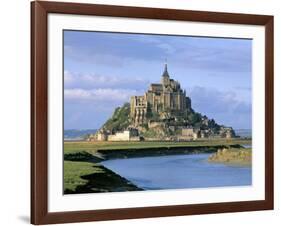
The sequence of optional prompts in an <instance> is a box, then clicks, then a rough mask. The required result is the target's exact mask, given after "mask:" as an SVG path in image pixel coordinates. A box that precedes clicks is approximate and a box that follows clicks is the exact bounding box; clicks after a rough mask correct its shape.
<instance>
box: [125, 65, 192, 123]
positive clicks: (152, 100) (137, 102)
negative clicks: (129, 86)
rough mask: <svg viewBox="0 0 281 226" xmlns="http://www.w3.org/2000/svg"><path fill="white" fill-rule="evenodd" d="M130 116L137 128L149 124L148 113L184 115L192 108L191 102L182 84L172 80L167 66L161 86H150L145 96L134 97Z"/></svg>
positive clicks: (131, 101)
mask: <svg viewBox="0 0 281 226" xmlns="http://www.w3.org/2000/svg"><path fill="white" fill-rule="evenodd" d="M130 108H131V109H130V110H131V111H130V114H131V119H132V121H133V123H134V125H135V126H137V125H140V124H143V123H146V122H147V114H148V113H160V112H174V113H176V114H181V113H184V112H185V111H186V110H187V109H190V108H191V100H190V98H189V97H186V92H185V90H182V89H181V86H180V83H179V82H178V81H175V80H173V79H171V78H170V75H169V73H168V68H167V64H165V68H164V72H163V74H162V79H161V83H160V84H150V86H149V88H148V90H147V91H146V92H145V94H144V95H143V96H132V97H131V100H130Z"/></svg>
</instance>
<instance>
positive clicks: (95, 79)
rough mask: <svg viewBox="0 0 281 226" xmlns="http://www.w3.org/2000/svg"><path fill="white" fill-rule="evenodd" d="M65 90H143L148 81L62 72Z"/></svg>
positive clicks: (135, 78)
mask: <svg viewBox="0 0 281 226" xmlns="http://www.w3.org/2000/svg"><path fill="white" fill-rule="evenodd" d="M64 85H65V88H82V89H93V88H115V87H118V88H119V89H134V90H143V89H146V88H147V87H148V85H149V81H148V80H146V79H143V78H140V77H133V76H132V77H129V78H128V77H124V76H117V75H116V76H115V75H111V76H109V75H98V74H93V73H71V72H69V71H67V70H66V71H64Z"/></svg>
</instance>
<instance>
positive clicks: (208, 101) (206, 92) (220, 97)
mask: <svg viewBox="0 0 281 226" xmlns="http://www.w3.org/2000/svg"><path fill="white" fill-rule="evenodd" d="M189 96H190V97H191V100H192V107H193V109H194V110H196V111H197V112H200V113H202V114H205V115H207V116H208V117H209V118H214V119H215V120H216V121H217V122H218V123H222V124H224V125H227V126H233V127H235V128H250V127H251V110H252V109H251V100H249V101H246V100H241V99H240V98H239V96H238V95H237V94H236V93H235V92H234V91H226V92H223V91H219V90H216V89H210V88H205V87H198V86H197V87H193V88H192V89H191V92H190V93H189Z"/></svg>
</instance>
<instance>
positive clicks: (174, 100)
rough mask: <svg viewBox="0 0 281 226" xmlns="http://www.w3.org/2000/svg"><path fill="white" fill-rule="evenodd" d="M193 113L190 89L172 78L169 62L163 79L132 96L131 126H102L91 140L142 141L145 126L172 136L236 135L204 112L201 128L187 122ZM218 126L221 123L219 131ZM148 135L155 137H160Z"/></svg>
mask: <svg viewBox="0 0 281 226" xmlns="http://www.w3.org/2000/svg"><path fill="white" fill-rule="evenodd" d="M189 114H194V112H193V110H192V108H191V99H190V98H189V97H187V96H186V91H185V90H183V89H182V88H181V86H180V83H179V82H178V81H175V80H173V79H171V78H170V75H169V73H168V69H167V64H165V68H164V72H163V74H162V78H161V83H159V84H158V83H154V84H150V86H149V88H148V90H147V91H146V92H145V93H144V95H142V96H132V97H131V98H130V115H129V117H130V126H129V127H128V128H126V129H124V130H123V131H118V132H114V133H113V132H112V131H108V130H106V129H104V128H102V129H100V130H99V131H98V132H97V133H96V134H95V135H92V136H90V138H89V140H97V141H140V140H142V139H143V138H142V137H141V136H140V134H139V132H143V131H144V130H152V131H157V132H158V135H159V134H160V135H162V137H165V139H170V140H196V139H204V138H232V137H235V134H234V131H233V129H232V128H230V127H223V126H219V125H217V124H216V123H215V121H214V120H209V119H208V118H207V117H206V116H200V120H199V121H200V126H199V127H198V128H197V127H193V126H187V125H188V124H189V121H188V120H187V119H186V116H187V115H189ZM155 115H156V120H155V117H154V116H155ZM214 126H216V127H219V128H217V129H216V131H215V132H214ZM144 127H145V129H144ZM167 131H171V133H172V134H173V135H168V134H169V133H168V132H167ZM146 139H149V140H153V139H159V137H146Z"/></svg>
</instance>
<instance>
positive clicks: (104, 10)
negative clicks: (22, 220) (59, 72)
mask: <svg viewBox="0 0 281 226" xmlns="http://www.w3.org/2000/svg"><path fill="white" fill-rule="evenodd" d="M50 13H60V14H75V15H88V16H91V15H95V16H106V17H123V18H145V19H161V20H173V21H194V22H209V23H225V24H243V25H262V26H264V27H265V59H264V60H265V94H266V96H265V100H266V102H265V109H266V111H265V121H264V123H265V134H266V135H265V199H264V200H256V201H241V202H224V203H207V204H189V205H174V206H160V207H159V206H157V207H153V206H151V207H137V208H121V209H106V210H88V211H85V210H83V211H71V212H48V56H47V49H48V45H47V43H48V32H47V27H48V14H50ZM273 87H274V86H273V16H266V15H247V14H233V13H217V12H203V11H189V10H175V9H159V8H141V7H125V6H111V5H93V4H78V3H62V2H45V1H42V2H41V1H35V2H32V3H31V223H32V224H52V223H70V222H85V221H101V220H115V219H132V218H147V217H163V216H181V215H192V214H208V213H226V212H237V211H255V210H270V209H273V198H274V196H273Z"/></svg>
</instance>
